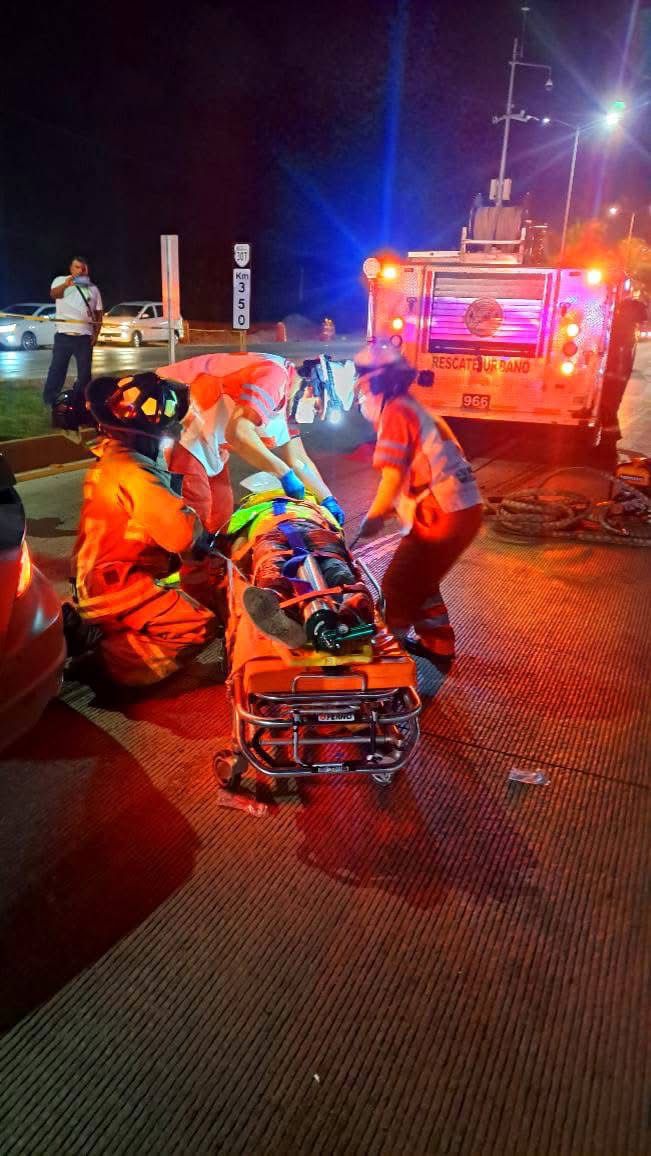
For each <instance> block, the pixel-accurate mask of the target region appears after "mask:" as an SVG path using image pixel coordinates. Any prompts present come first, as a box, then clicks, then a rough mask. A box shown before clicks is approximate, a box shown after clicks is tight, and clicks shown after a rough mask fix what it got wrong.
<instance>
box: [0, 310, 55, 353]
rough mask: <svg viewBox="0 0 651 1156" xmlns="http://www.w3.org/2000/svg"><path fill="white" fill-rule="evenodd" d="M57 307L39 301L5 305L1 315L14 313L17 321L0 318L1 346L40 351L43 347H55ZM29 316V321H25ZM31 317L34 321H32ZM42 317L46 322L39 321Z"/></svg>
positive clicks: (0, 311)
mask: <svg viewBox="0 0 651 1156" xmlns="http://www.w3.org/2000/svg"><path fill="white" fill-rule="evenodd" d="M55 312H56V305H54V304H52V302H49V303H43V302H40V303H39V302H38V301H23V302H21V303H19V304H18V305H5V307H4V309H0V313H12V314H14V315H15V317H16V320H15V321H12V320H11V318H9V317H0V345H1V346H2V348H3V349H39V348H40V347H41V346H42V345H54V333H55V327H54V315H55ZM25 314H28V315H29V316H28V319H27V320H23V319H22V318H21V315H22V316H23V317H24V315H25ZM29 317H33V318H34V320H33V321H30V320H29ZM37 317H41V318H43V319H44V320H42V321H37V320H36V318H37Z"/></svg>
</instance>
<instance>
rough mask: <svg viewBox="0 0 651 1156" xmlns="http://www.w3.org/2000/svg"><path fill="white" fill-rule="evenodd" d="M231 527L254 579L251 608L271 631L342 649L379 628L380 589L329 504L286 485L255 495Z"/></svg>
mask: <svg viewBox="0 0 651 1156" xmlns="http://www.w3.org/2000/svg"><path fill="white" fill-rule="evenodd" d="M227 533H228V536H229V539H230V541H231V550H230V553H231V558H232V559H233V561H234V562H236V564H237V566H238V568H239V569H240V570H242V571H243V572H244V573H245V575H246V577H247V579H248V582H249V583H250V585H249V586H248V587H247V588H246V589H245V591H244V594H243V604H244V609H245V611H246V613H247V615H248V616H249V618H251V619H252V620H253V622H254V624H255V626H256V627H257V628H258V630H260V631H261V632H262V633H263V634H265V635H266V636H267V637H269V638H273V639H275V640H277V641H279V642H282V643H283V644H284V645H285V646H288V647H290V648H292V649H297V648H301V647H312V648H313V649H315V650H323V651H327V652H331V653H340V652H341V651H346V650H348V649H349V648H350V647H351V646H352V647H353V648H354V646H355V645H356V644H357V645H359V642H360V640H361V639H363V638H368V637H370V636H371V635H372V634H373V633H374V626H373V621H374V604H373V598H372V595H371V594H370V592H369V591H368V589H367V587H366V586H365V584H364V583H363V582H361V581H360V579H359V577H358V575H357V574H356V573H355V568H354V564H353V560H352V558H351V556H350V553H349V551H348V549H347V547H346V542H345V539H344V535H343V532H342V530H341V528H340V526H339V524H338V522H337V521H336V520H335V518H334V517H332V516H331V515H330V514H329V512H328V511H327V510H324V508H323V506H320V505H318V504H317V503H316V502H313V501H310V500H309V498H306V499H303V500H301V501H296V500H292V499H289V498H286V497H285V495H284V494H282V493H281V492H280V491H279V492H278V494H276V493H275V492H274V493H265V494H256V495H252V496H251V497H250V498H247V499H246V500H245V501H244V502H243V503H242V504H241V505H240V507H239V508H238V510H237V511H236V512H235V514H234V515H233V517H232V519H231V521H230V523H229V526H228V529H227Z"/></svg>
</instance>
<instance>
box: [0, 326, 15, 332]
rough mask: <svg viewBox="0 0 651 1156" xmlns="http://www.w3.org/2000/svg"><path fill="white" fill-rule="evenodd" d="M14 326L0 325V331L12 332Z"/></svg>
mask: <svg viewBox="0 0 651 1156" xmlns="http://www.w3.org/2000/svg"><path fill="white" fill-rule="evenodd" d="M15 328H16V326H15V325H0V333H13V332H14V330H15Z"/></svg>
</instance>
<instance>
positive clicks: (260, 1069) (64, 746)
mask: <svg viewBox="0 0 651 1156" xmlns="http://www.w3.org/2000/svg"><path fill="white" fill-rule="evenodd" d="M647 367H648V360H647ZM650 398H651V380H648V381H647V385H646V390H645V379H644V377H643V376H642V375H641V374H640V373H639V372H638V374H637V375H636V377H635V378H634V380H633V381H632V382H631V390H630V391H629V393H628V394H627V398H626V401H625V406H624V409H625V413H624V414H623V418H624V429H625V433H624V438H625V444H626V445H631V444H636V445H638V446H639V448H640V449H645V450H647V451H649V450H650V449H651V421H650V417H651V414H650V412H649V399H650ZM349 416H350V415H349ZM631 419H632V420H631ZM357 420H358V419H357V418H356V417H354V418H353V421H352V422H351V424H350V425H349V423H348V421H347V422H346V423H345V425H344V426H342V427H336V428H333V427H326V426H321V427H320V428H318V427H317V428H314V429H313V428H311V427H310V429H309V432H307V433H306V438H307V439H308V442H309V444H310V448H314V450H315V452H316V453H317V457H318V460H319V463H320V465H321V467H322V469H323V471H324V473H325V476H326V477H327V478H328V480H329V481H330V483H331V484H332V486H333V488H334V490H335V492H336V493H337V495H338V497H339V498H340V500H341V501H342V504H343V505H344V507H345V509H346V512H347V514H348V525H347V529H348V533H349V540H352V538H353V537H354V534H355V531H356V529H357V527H358V525H359V518H360V516H361V514H362V513H363V511H364V510H365V509H366V507H367V504H368V501H369V498H370V495H371V493H372V490H373V487H374V485H375V482H376V479H375V477H374V475H373V471H372V470H371V469H370V463H369V460H368V457H369V454H368V451H366V450H363V449H361V447H356V448H355V449H354V450H353V449H352V445H351V449H350V451H349V452H347V449H346V443H345V442H344V441H343V438H344V437H345V438H346V439H350V442H351V443H352V442H353V441H354V440H355V439H354V437H353V434H354V424H353V423H354V422H357ZM361 420H362V419H361V418H360V419H359V422H360V423H361ZM635 421H637V422H638V423H641V424H638V427H637V432H634V429H635V427H634V424H633V423H634V422H635ZM358 435H359V437H360V438H361V437H362V436H364V430H363V428H362V427H361V426H360V428H359V430H358ZM317 438H320V439H321V444H320V445H318V446H317V444H316V443H317ZM517 452H518V453H522V449H519V450H518V451H517ZM475 464H476V466H477V468H478V479H479V481H480V483H481V485H482V488H483V490H484V493H486V494H491V493H496V492H500V487H501V485H502V484H503V483H504V481H506V482H507V483H508V480H509V478H511V479H512V478H513V476H514V475H517V476H518V477H520V478H522V475H523V471H524V472H525V474H526V476H527V484H529V483H530V482H532V480H533V478H534V476H536V477H538V478H540V477H541V476H543V475H544V474H545V473H546V472H547V471H548V468H549V467H548V466H538V467H535V465H534V463H533V462H532V461H531V460H527V459H526V458H523V457H521V458H519V460H517V461H516V460H502V459H500V458H499V457H498V456H497V455H492V456H491V458H490V459H489V460H487V461H484V462H482V461H478V460H475ZM238 470H239V467H238ZM237 476H238V478H239V476H240V475H239V472H238V475H237ZM83 479H84V471H82V470H78V471H75V472H74V473H62V474H59V475H58V476H50V477H48V478H39V479H34V480H32V481H27V482H23V483H21V485H20V492H21V495H22V497H23V499H24V501H25V505H26V508H27V512H28V517H29V536H30V546H31V549H32V552H33V556H34V558H35V559H36V561H37V562H38V564H39V566H41V567H42V569H43V570H44V571H45V572H46V573H47V575H48V577H49V578H50V579H51V580H52V581H53V582H55V583H56V585H57V589H58V590H60V592H61V593H62V594H64V595H65V594H66V593H67V582H66V579H67V575H68V574H69V573H70V552H71V549H72V546H73V543H74V538H75V531H76V526H77V521H78V517H79V504H80V500H81V489H82V484H83ZM586 484H589V485H590V486H596V487H601V488H602V489H603V487H604V486H605V485H606V484H607V483H605V482H604V479H603V478H601V477H600V476H599V475H595V474H594V473H590V474H589V475H588V477H587V482H586ZM557 485H558V487H559V488H564V486H567V488H569V489H575V488H576V485H577V476H576V475H575V474H570V475H568V476H567V477H566V479H565V481H563V480H562V479H560V478H558V479H557ZM394 545H395V538H392V537H391V536H390V535H389V536H383V537H382V538H380V539H378V540H376V541H375V542H373V543H371V544H370V545H369V547H367V548H365V554H364V557H365V560H366V561H367V562H368V564H369V565H370V566H371V568H372V569H373V571H374V573H375V574H376V575H378V576H379V575H380V574H381V572H382V570H383V569H384V566H385V565H386V562H387V560H388V558H389V556H390V553H391V551H392V549H393V547H394ZM648 553H649V551H648V550H635V549H631V548H628V547H624V546H621V545H618V544H613V545H608V546H602V545H598V544H595V545H592V544H590V543H587V542H585V541H581V542H574V541H564V540H562V539H559V540H553V541H548V542H545V543H538V544H536V543H531V542H519V541H515V542H513V541H510V540H508V539H505V538H503V537H501V536H500V535H498V534H497V533H496V532H495V529H494V528H493V526H492V524H491V519H489V518H487V519H486V524H485V526H484V529H483V531H482V532H481V534H480V535H479V537H478V538H477V540H476V541H475V542H474V543H473V544H472V546H471V547H470V548H469V549H468V550H467V552H466V553H465V554H464V556H463V557H462V558H461V560H460V561H459V562H458V564H457V565H456V566H455V567H454V569H453V571H452V572H451V573H450V574H449V575H447V576H446V578H445V580H444V585H443V592H444V596H445V598H446V601H447V602H448V604H449V607H450V612H451V616H452V619H453V621H454V624H455V628H456V631H457V638H458V651H459V658H458V661H457V663H456V664H455V666H454V667H453V670H452V672H451V673H450V675H449V676H447V677H446V678H442V677H441V676H440V675H439V674H438V673H437V672H436V671H432V670H430V669H428V668H427V666H426V664H425V663H422V662H420V661H419V663H418V678H419V686H420V691H421V694H422V700H423V713H422V718H421V724H422V729H421V739H420V742H419V744H418V746H417V748H416V750H415V751H414V753H413V755H412V758H411V759H410V762H409V764H408V765H407V766H406V767H405V768H404V771H403V772H401V774H400V775H399V777H398V778H397V780H396V782H395V783H394V785H393V786H392V787H391V788H390V790H389V791H388V792H387V791H384V792H380V791H379V789H378V790H375V789H374V787H373V784H371V783H369V782H367V781H359V780H351V779H349V778H346V779H341V778H340V779H337V778H331V779H325V780H323V781H318V782H309V783H307V782H304V781H301V782H300V783H292V782H291V781H289V782H287V783H285V784H281V785H276V786H275V787H274V788H273V790H271V794H270V784H269V783H266V784H265V783H259V782H258V783H256V781H255V779H254V777H253V776H252V775H248V776H247V784H245V785H248V789H249V791H251V792H257V795H258V799H259V800H264V799H266V800H267V801H268V808H269V809H268V811H267V813H266V814H263V815H260V814H253V813H251V812H246V813H243V812H242V811H241V810H235V809H233V798H232V796H229V797H227V798H226V800H224V796H223V793H221V794H220V793H219V792H218V791H217V789H216V783H215V780H214V776H213V771H212V765H213V756H214V754H215V751H216V750H217V749H218V748H219V747H220V746H221V745H222V744H223V741H224V737H225V736H226V735H227V734H228V733H229V728H230V704H229V700H228V697H227V691H226V688H225V687H224V685H223V683H222V675H221V667H220V664H219V661H218V660H219V643H215V644H214V645H213V647H212V648H209V649H208V650H207V651H206V652H205V653H204V654H203V655H201V656H200V658H199V659H197V660H196V661H195V662H194V663H193V664H191V665H190V666H189V667H188V668H187V670H186V671H185V672H184V673H183V674H181V675H180V676H179V677H178V678H176V679H172V680H169V681H168V682H167V683H166V684H163V685H162V686H160V687H158V688H150V689H149V690H147V691H146V692H144V693H142V694H139V695H134V696H133V697H129V696H124V697H123V698H119V697H116V698H115V699H112V698H111V697H110V696H109V697H107V696H104V697H102V696H101V694H100V695H94V694H93V692H92V691H91V690H90V689H89V688H87V687H84V686H82V685H80V684H76V683H73V682H69V683H66V686H65V688H64V691H63V694H62V696H61V698H60V699H59V700H58V701H57V702H55V703H53V704H52V705H51V706H50V707H49V708H48V709H47V711H46V712H45V714H44V716H43V718H42V719H41V721H40V722H39V723H38V725H37V726H36V727H35V729H34V730H33V732H32V733H31V734H30V735H27V736H25V738H24V739H23V740H21V742H20V743H18V744H16V745H15V746H14V747H13V748H12V749H11V750H5V751H3V752H2V755H1V757H0V884H1V885H0V924H1V925H2V927H3V931H4V940H5V941H6V942H7V944H8V945H10V946H11V949H10V950H8V951H6V952H4V953H0V954H1V955H2V958H1V959H0V1032H2V1033H4V1034H2V1035H0V1151H1V1152H2V1154H3V1156H5V1154H7V1156H13V1154H14V1153H15V1154H16V1156H18V1154H19V1153H20V1154H24V1153H39V1154H40V1153H48V1156H49V1154H52V1156H89V1154H91V1156H114V1154H117V1153H126V1154H127V1156H131V1153H136V1152H146V1153H150V1152H156V1153H157V1154H160V1156H168V1154H169V1156H176V1154H177V1153H179V1152H183V1153H187V1154H188V1156H206V1154H208V1153H214V1152H221V1153H225V1154H227V1156H239V1154H243V1153H246V1154H247V1156H281V1154H283V1153H288V1152H291V1153H296V1156H313V1154H314V1156H316V1153H324V1152H327V1153H332V1156H343V1154H350V1156H358V1154H361V1153H364V1154H365V1156H393V1154H394V1153H409V1154H410V1156H411V1154H413V1156H425V1154H426V1153H427V1154H432V1153H441V1154H442V1153H444V1152H445V1153H452V1152H455V1153H457V1154H458V1156H477V1153H481V1154H482V1156H533V1153H536V1154H537V1156H559V1154H560V1153H563V1154H565V1156H579V1154H581V1156H588V1154H589V1156H615V1154H617V1156H642V1153H643V1152H647V1151H648V1144H647V1143H646V1141H647V1132H646V1130H645V1125H646V1123H647V1116H648V1094H647V1089H646V1087H645V1066H644V1064H643V1063H641V1062H640V1057H641V1056H642V1055H643V1054H644V1047H645V1044H646V1035H645V1033H644V1023H645V1022H646V1020H647V1018H648V1016H647V1015H645V1012H646V1009H647V1006H648V1005H647V1002H646V1001H647V993H648V982H647V972H648V968H647V967H646V966H645V963H646V959H645V950H644V949H645V939H644V932H645V922H644V914H643V913H644V907H643V903H644V898H643V896H644V881H645V878H646V877H648V827H649V811H648V801H649V792H648V784H647V782H646V781H645V775H644V771H645V768H646V767H648V765H649V760H648V746H646V744H648V719H649V718H650V717H651V713H650V711H649V686H650V685H651V680H650V677H649V676H650V674H651V671H650V670H649V650H648V643H647V638H648V632H649V626H650V622H649V618H650V611H651V605H650V603H649V599H648V595H647V587H648V570H649V565H648ZM527 771H528V772H534V774H535V776H536V777H535V781H530V782H528V783H527V782H525V781H523V780H522V777H521V776H522V773H523V772H527ZM514 774H515V776H516V777H515V781H514ZM518 776H520V777H518ZM263 792H264V793H263ZM251 801H252V800H251V795H244V796H243V797H241V798H240V803H243V804H244V806H248V805H249V803H250V802H251ZM225 803H228V804H229V805H228V806H227V805H225ZM645 1145H646V1146H645Z"/></svg>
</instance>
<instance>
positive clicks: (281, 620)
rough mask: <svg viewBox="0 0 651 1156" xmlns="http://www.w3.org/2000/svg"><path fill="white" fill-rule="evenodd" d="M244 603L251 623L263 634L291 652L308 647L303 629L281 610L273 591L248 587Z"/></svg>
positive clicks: (243, 597) (243, 599) (244, 595)
mask: <svg viewBox="0 0 651 1156" xmlns="http://www.w3.org/2000/svg"><path fill="white" fill-rule="evenodd" d="M242 601H243V603H244V609H245V611H246V613H247V614H248V616H249V618H250V619H251V622H252V623H253V624H254V626H257V628H258V630H259V631H260V633H261V634H264V635H266V637H267V638H273V639H274V640H275V641H276V642H282V643H283V644H284V645H285V646H288V647H289V648H290V650H298V649H299V648H300V647H302V646H307V637H306V634H305V631H304V629H303V627H302V626H301V624H300V623H299V622H295V621H294V619H293V618H289V617H288V616H287V614H285V612H284V611H283V610H281V609H280V604H279V601H278V595H277V594H275V593H274V591H273V590H267V589H264V588H262V587H258V586H247V588H246V590H245V591H244V594H243V596H242Z"/></svg>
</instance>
